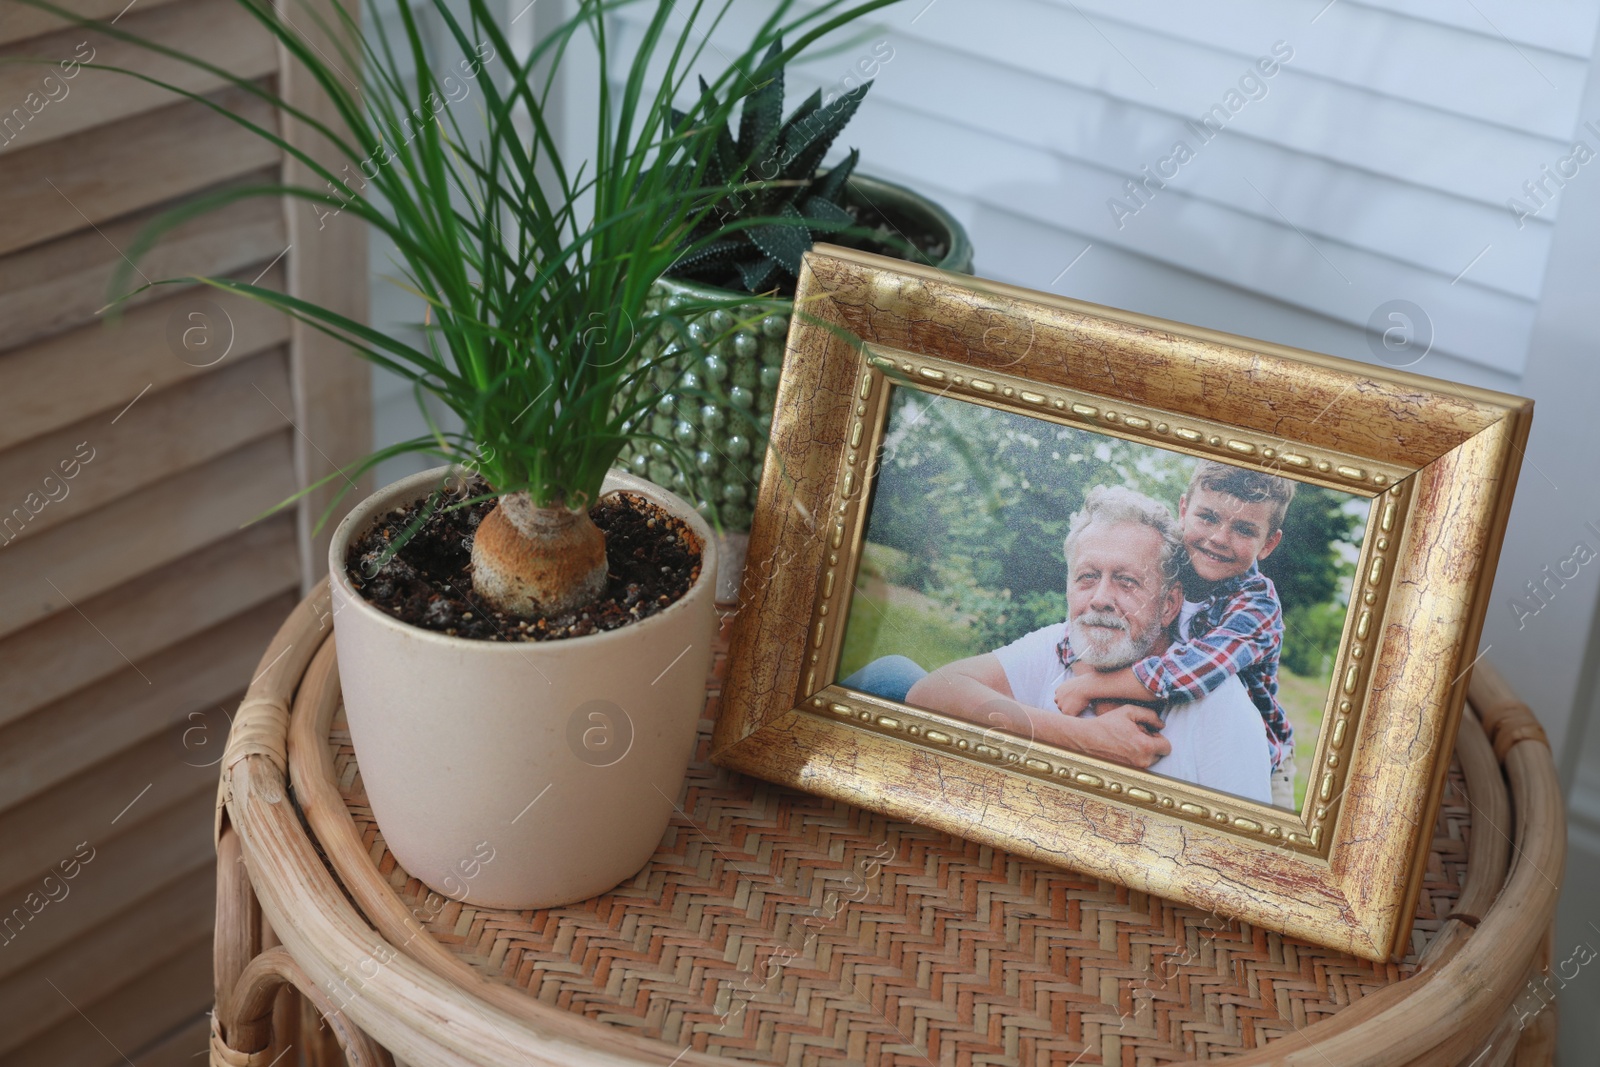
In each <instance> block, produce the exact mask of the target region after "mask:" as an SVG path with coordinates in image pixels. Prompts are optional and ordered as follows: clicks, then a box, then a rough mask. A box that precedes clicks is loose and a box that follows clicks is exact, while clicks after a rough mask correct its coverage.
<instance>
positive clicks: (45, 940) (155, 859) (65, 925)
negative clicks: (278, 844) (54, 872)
mask: <svg viewBox="0 0 1600 1067" xmlns="http://www.w3.org/2000/svg"><path fill="white" fill-rule="evenodd" d="M130 799H132V798H130ZM214 802H215V796H214V795H213V796H212V797H211V798H209V799H208V798H207V797H205V796H204V795H203V794H201V793H196V794H194V795H193V796H191V797H189V798H187V799H185V800H183V801H180V802H179V803H177V804H174V805H173V806H172V807H170V808H168V809H167V810H166V811H164V812H161V813H160V814H159V815H157V816H156V817H155V818H153V819H149V820H147V821H146V822H145V823H144V824H143V825H142V826H139V827H137V828H136V829H134V830H132V831H131V832H129V833H126V834H123V835H122V836H121V837H118V838H116V839H115V840H110V841H106V842H105V843H104V845H103V846H102V845H100V844H97V843H96V841H95V839H94V838H89V839H87V843H88V844H89V845H90V846H91V847H93V848H94V852H93V853H92V854H91V853H89V852H88V850H87V849H86V850H85V852H84V854H85V855H87V856H90V857H91V858H90V860H89V862H88V863H81V862H80V864H79V868H78V873H77V877H75V878H73V879H72V881H70V882H68V883H66V884H67V885H68V886H69V887H70V888H71V892H70V893H69V894H68V896H67V897H66V899H64V900H62V901H60V902H59V903H51V904H46V905H45V906H44V907H43V909H41V910H40V911H39V913H38V914H37V915H34V916H32V917H31V918H30V919H29V920H28V921H27V922H26V924H22V925H21V928H20V930H19V929H17V926H18V925H19V924H18V923H17V921H16V920H15V919H13V920H12V922H13V926H12V928H11V929H10V930H7V931H6V932H5V936H6V937H9V938H11V940H10V941H8V942H7V943H6V945H5V947H4V948H3V949H0V977H6V978H9V977H10V976H12V975H15V974H22V973H25V972H27V971H28V970H29V969H30V968H33V967H35V966H37V965H39V964H41V963H44V962H47V961H49V960H52V959H54V958H55V957H56V956H58V955H59V954H60V953H61V951H62V950H63V949H65V948H66V947H67V946H68V945H71V944H73V943H74V942H76V941H78V940H80V939H82V938H84V937H85V936H87V935H88V933H89V931H91V930H93V929H94V928H95V927H97V926H99V925H100V924H101V923H103V922H105V921H106V920H107V919H108V918H110V917H111V916H113V915H116V914H118V913H120V912H122V911H124V910H125V909H126V908H127V907H128V905H129V904H130V903H132V902H133V901H135V900H138V899H140V898H141V897H145V896H148V895H149V894H151V893H153V892H155V891H156V890H157V889H159V888H161V887H162V886H164V885H168V884H169V883H171V882H173V881H175V880H177V879H192V880H196V881H210V880H211V879H213V878H214V877H215V872H216V856H215V852H214V849H213V847H212V843H211V808H212V805H213V804H214ZM83 841H84V839H81V838H80V839H79V840H68V839H66V838H63V839H62V842H61V849H62V851H61V855H60V856H59V857H58V860H60V859H68V858H70V857H72V855H73V852H74V849H76V848H77V847H78V845H79V844H81V843H83ZM44 873H45V872H43V871H41V872H39V877H40V879H41V880H42V879H43V877H44ZM35 890H38V885H37V884H31V885H30V884H29V883H23V884H22V885H17V886H12V887H10V888H8V889H6V890H4V891H3V892H0V909H3V910H0V919H4V918H7V917H10V916H12V914H13V910H14V909H16V908H22V909H23V913H24V914H28V910H27V908H26V907H25V906H24V901H25V900H26V899H27V896H28V894H29V893H30V892H33V891H35ZM40 895H41V896H42V895H43V893H42V891H40ZM208 914H209V912H208Z"/></svg>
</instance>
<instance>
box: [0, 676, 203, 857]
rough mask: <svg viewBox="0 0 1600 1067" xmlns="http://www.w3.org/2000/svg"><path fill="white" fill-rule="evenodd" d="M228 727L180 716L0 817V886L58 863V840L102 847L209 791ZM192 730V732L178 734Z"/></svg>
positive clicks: (60, 855)
mask: <svg viewBox="0 0 1600 1067" xmlns="http://www.w3.org/2000/svg"><path fill="white" fill-rule="evenodd" d="M224 707H225V708H227V709H228V710H230V711H231V710H232V709H231V708H228V706H227V705H224ZM227 727H228V720H227V716H226V715H224V714H223V712H222V711H221V710H217V709H213V710H212V711H211V713H209V714H206V715H204V716H202V717H200V718H195V719H186V720H185V721H184V722H182V723H180V724H178V726H176V727H173V728H172V729H169V730H164V731H162V732H161V733H159V734H156V735H154V736H152V737H151V738H150V739H149V740H147V741H144V742H142V743H140V744H137V745H134V746H133V747H132V748H126V749H123V750H122V751H120V752H118V753H116V754H115V755H113V756H112V757H111V758H109V759H106V760H102V761H101V762H99V763H97V764H95V765H94V766H92V767H89V768H88V769H86V770H84V771H82V772H80V773H78V774H76V775H74V776H73V777H71V778H68V779H67V780H66V781H64V782H62V783H60V784H59V785H57V786H54V787H53V788H51V789H48V790H46V791H45V792H43V793H40V794H38V795H37V796H35V797H33V798H32V799H31V800H27V801H24V802H23V803H21V804H18V805H17V806H16V807H13V808H11V809H10V810H8V811H6V812H4V813H0V841H4V842H5V843H6V847H5V848H4V849H0V885H20V884H22V883H24V882H26V881H27V880H28V878H29V877H31V876H32V874H33V872H35V871H42V870H45V869H47V868H48V867H49V866H50V865H51V864H53V863H57V862H59V861H60V860H62V859H64V858H65V856H64V855H62V852H61V843H62V842H63V841H72V842H74V843H76V842H78V841H87V840H89V839H90V838H91V837H92V838H94V839H95V840H96V841H103V842H105V843H109V842H111V841H113V840H115V836H110V835H121V834H125V833H130V832H131V831H132V830H133V829H134V828H135V827H137V826H140V825H142V824H143V823H144V822H145V821H146V820H148V819H152V818H154V817H155V816H156V815H158V814H160V813H161V812H162V811H164V810H166V809H167V808H169V807H171V806H172V805H173V804H176V803H178V802H179V801H180V800H183V799H185V798H188V797H192V796H194V795H196V794H198V793H205V792H209V793H212V794H215V793H216V790H217V774H218V768H219V766H220V765H219V764H216V763H213V762H212V761H213V760H217V759H219V758H220V757H221V755H222V745H223V740H224V736H225V731H226V730H227ZM191 729H195V730H196V731H197V732H196V733H194V734H192V735H190V736H188V737H187V738H186V737H184V736H183V734H185V733H187V732H188V731H189V730H191ZM185 742H188V745H186V744H185ZM202 742H204V743H202ZM208 764H209V765H208ZM146 786H148V787H149V791H148V792H146V791H145V787H146ZM134 797H138V798H139V799H138V802H137V803H135V804H133V806H132V807H128V805H129V803H130V802H131V801H132V800H133V798H134ZM123 809H127V810H126V812H124V810H123ZM113 819H116V822H115V823H113V822H112V821H111V820H113ZM91 866H92V864H91Z"/></svg>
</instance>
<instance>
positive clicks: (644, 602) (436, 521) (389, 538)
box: [345, 480, 701, 641]
mask: <svg viewBox="0 0 1600 1067" xmlns="http://www.w3.org/2000/svg"><path fill="white" fill-rule="evenodd" d="M487 492H489V488H488V486H487V485H485V484H484V483H483V482H482V481H481V480H479V481H475V482H472V483H469V484H466V485H462V486H452V487H451V488H450V489H447V490H446V492H445V494H444V496H443V497H442V498H441V500H440V502H439V508H438V510H436V511H435V512H434V513H433V514H432V515H430V516H429V517H428V518H427V520H426V521H424V523H423V524H422V526H421V528H420V529H418V530H417V532H416V533H415V534H414V535H413V536H412V538H411V540H409V541H407V542H406V543H405V544H404V545H402V546H401V548H400V550H399V551H398V552H396V553H394V554H393V555H392V556H390V558H389V559H388V560H387V562H384V563H382V565H381V566H378V567H377V571H376V573H373V567H374V566H375V565H377V564H378V562H379V561H380V560H382V559H383V557H384V556H385V554H387V553H388V552H389V549H390V545H391V544H392V543H393V542H394V541H395V540H397V539H398V538H399V537H400V536H401V535H402V534H403V533H404V532H405V530H406V528H407V527H408V526H409V525H410V524H411V522H412V520H413V519H415V518H416V516H417V514H418V513H419V511H420V510H421V509H422V508H423V506H424V505H425V503H426V500H425V499H424V500H421V501H418V502H417V503H415V504H409V505H407V506H405V507H402V508H397V509H395V510H393V511H391V512H389V513H388V514H387V515H384V516H383V517H382V518H380V519H379V520H378V521H377V522H376V523H374V524H373V525H372V527H371V528H369V529H368V531H367V532H366V533H365V534H363V535H362V536H361V537H360V538H358V539H357V540H356V542H355V543H354V544H352V545H351V546H350V549H349V551H348V552H347V553H346V554H345V573H346V574H347V575H348V576H349V578H350V584H351V585H352V586H354V587H355V589H356V591H357V592H359V593H360V594H361V595H362V597H364V598H365V599H366V600H367V601H368V602H370V603H371V604H373V605H374V606H375V607H377V608H378V609H379V610H381V611H384V612H387V613H388V614H390V615H392V616H394V617H395V618H397V619H399V620H400V621H401V622H405V623H410V624H411V625H412V626H417V627H421V628H422V629H424V630H434V631H436V632H438V633H443V634H450V635H452V636H455V637H470V638H474V639H477V640H481V641H552V640H557V639H559V638H563V637H581V636H583V635H584V634H592V633H598V632H600V631H603V630H615V629H616V628H617V627H619V626H625V625H627V624H628V623H630V622H633V621H635V620H637V619H644V618H648V617H649V616H651V615H654V614H656V613H657V612H658V611H661V610H662V609H663V608H666V607H668V606H670V605H671V604H673V603H674V602H676V601H677V600H678V599H679V598H680V597H682V596H683V595H684V594H685V593H687V592H688V591H689V589H690V587H691V586H693V585H694V583H695V581H696V580H697V579H698V578H699V577H700V559H701V544H700V538H699V537H697V536H696V535H695V533H694V532H693V531H692V530H691V529H690V528H689V525H688V524H687V523H685V522H684V521H683V520H682V519H679V518H675V517H674V516H672V515H671V514H670V513H668V512H667V511H666V510H664V509H662V508H661V507H659V506H657V505H656V504H653V503H651V502H650V501H649V500H646V499H645V498H644V497H642V496H640V495H639V494H637V493H629V492H622V491H618V492H613V493H608V494H606V495H605V496H603V497H601V498H600V502H599V503H598V504H597V505H595V507H594V508H593V509H591V510H590V512H589V516H590V517H591V518H592V519H593V520H594V523H595V525H596V526H598V527H600V530H601V532H602V533H604V534H605V535H606V569H607V572H608V573H607V575H606V591H605V595H604V596H602V597H601V598H600V600H599V601H597V602H595V603H593V604H590V605H587V606H586V607H582V608H579V609H578V610H576V611H571V612H566V613H563V614H560V615H551V616H545V617H540V618H535V619H525V618H522V617H520V616H517V615H509V614H507V613H505V612H501V611H495V610H492V609H491V608H489V606H488V605H487V604H486V603H484V602H483V601H482V600H481V599H480V598H479V597H478V595H477V594H476V593H474V592H473V590H472V537H473V534H474V533H475V532H476V531H477V529H478V523H480V522H482V521H483V517H484V516H485V515H487V514H489V512H490V511H491V510H493V509H494V505H495V502H494V500H493V499H489V500H481V501H478V502H477V503H474V504H466V505H464V506H460V507H456V508H452V509H450V510H445V509H446V508H448V507H449V505H450V504H452V503H458V502H460V501H462V500H469V499H471V498H472V497H474V496H478V495H480V494H482V493H487Z"/></svg>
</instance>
